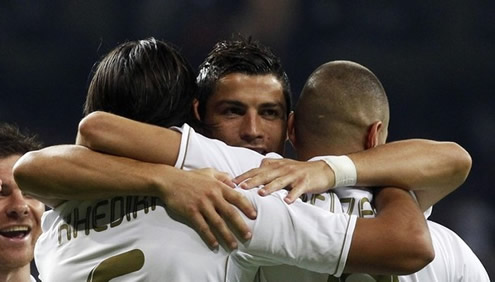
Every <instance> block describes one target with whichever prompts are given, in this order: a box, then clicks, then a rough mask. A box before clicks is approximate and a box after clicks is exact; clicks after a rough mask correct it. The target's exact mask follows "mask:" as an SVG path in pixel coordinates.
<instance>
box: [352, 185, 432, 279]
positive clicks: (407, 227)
mask: <svg viewBox="0 0 495 282" xmlns="http://www.w3.org/2000/svg"><path fill="white" fill-rule="evenodd" d="M376 207H377V210H378V215H377V217H376V218H373V219H363V218H360V219H358V222H357V224H356V229H355V231H354V236H353V238H352V244H351V249H350V252H349V257H348V260H347V264H346V269H345V271H346V272H366V273H374V274H407V273H412V272H416V271H418V270H419V269H421V268H423V267H424V266H425V265H426V264H428V263H429V262H430V261H431V260H432V259H433V257H434V252H433V246H432V243H431V238H430V235H429V232H428V228H427V225H426V222H425V219H424V217H423V215H422V213H421V211H420V210H419V207H418V205H417V204H416V203H415V202H414V200H413V199H412V197H411V196H410V195H409V193H407V192H406V191H404V190H401V189H397V188H384V189H383V190H382V191H381V192H380V193H379V194H378V195H377V197H376Z"/></svg>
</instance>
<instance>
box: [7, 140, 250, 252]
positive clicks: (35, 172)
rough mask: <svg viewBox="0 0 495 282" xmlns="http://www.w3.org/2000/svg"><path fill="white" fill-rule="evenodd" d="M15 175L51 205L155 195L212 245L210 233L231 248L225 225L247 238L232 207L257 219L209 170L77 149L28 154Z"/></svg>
mask: <svg viewBox="0 0 495 282" xmlns="http://www.w3.org/2000/svg"><path fill="white" fill-rule="evenodd" d="M14 176H15V178H16V181H17V182H18V184H19V186H20V187H21V189H23V191H25V192H26V193H28V194H32V195H33V196H35V197H36V198H38V199H40V200H42V201H43V202H45V203H46V204H47V205H49V206H52V207H54V206H57V205H59V204H60V203H62V202H63V201H65V200H91V199H101V198H107V197H111V196H119V195H149V196H157V197H160V198H161V199H162V200H163V201H164V202H165V204H166V205H167V206H168V207H169V208H170V209H171V210H173V211H174V212H176V213H177V214H179V215H181V216H183V217H184V218H186V219H188V220H189V221H190V222H191V223H192V225H193V226H194V227H195V228H196V230H198V232H199V233H200V235H201V236H202V237H203V238H204V239H205V241H206V243H208V244H209V245H210V246H212V247H215V246H216V245H217V244H218V242H217V240H216V239H215V236H214V235H213V234H214V233H213V232H217V233H218V234H219V235H218V236H216V237H217V238H219V239H221V240H225V241H226V242H227V244H228V245H229V246H231V247H233V248H234V247H236V245H237V241H236V240H235V238H234V235H233V233H232V232H231V231H230V229H229V228H228V226H227V223H230V224H232V230H234V231H235V232H238V234H240V236H241V237H243V238H249V237H250V231H249V228H248V227H247V225H246V224H245V223H244V221H243V220H242V218H241V217H240V215H239V214H238V212H237V211H236V210H235V209H234V208H233V206H231V204H234V205H235V206H237V207H238V208H239V209H240V210H241V211H243V212H244V213H245V214H246V215H247V216H248V217H250V218H253V217H255V216H256V212H255V210H254V208H253V207H252V205H251V204H250V203H249V201H247V199H245V198H244V197H243V196H242V195H240V194H239V193H238V192H236V191H234V190H233V189H232V188H231V187H230V186H229V185H227V184H232V183H231V181H230V180H229V179H230V177H229V176H227V175H226V174H224V173H220V172H217V171H215V170H212V169H205V170H197V171H182V170H179V169H176V168H174V167H171V166H167V165H161V164H152V163H145V162H140V161H136V160H132V159H128V158H123V157H118V156H112V155H106V154H102V153H98V152H95V151H92V150H90V149H88V148H86V147H83V146H77V145H62V146H53V147H48V148H45V149H42V150H40V151H33V152H30V153H27V154H25V155H24V156H23V157H22V158H21V159H20V160H19V161H18V162H17V163H16V165H15V168H14ZM186 180H187V181H186ZM179 191H180V192H179Z"/></svg>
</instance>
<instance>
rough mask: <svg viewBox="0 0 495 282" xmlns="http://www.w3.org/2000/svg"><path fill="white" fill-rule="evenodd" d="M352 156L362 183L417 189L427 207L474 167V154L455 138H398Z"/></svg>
mask: <svg viewBox="0 0 495 282" xmlns="http://www.w3.org/2000/svg"><path fill="white" fill-rule="evenodd" d="M349 157H350V158H351V159H352V160H353V161H354V163H355V165H356V169H357V172H358V179H357V185H358V186H359V185H360V186H383V185H387V186H394V187H401V188H404V189H408V190H414V191H415V193H416V196H417V198H418V202H419V205H420V208H421V210H423V211H424V210H426V209H428V208H429V207H431V206H432V205H434V204H435V203H436V202H438V201H440V200H441V199H443V198H444V197H445V196H447V195H448V194H449V193H451V192H452V191H454V190H455V189H457V188H458V187H459V186H460V185H461V184H462V183H464V181H465V180H466V178H467V176H468V174H469V171H470V170H471V156H470V155H469V153H468V152H466V150H464V149H463V148H462V147H461V146H459V145H458V144H456V143H454V142H435V141H430V140H421V139H413V140H404V141H397V142H391V143H388V144H385V145H381V146H378V147H375V148H373V149H370V150H366V151H363V152H359V153H355V154H350V155H349Z"/></svg>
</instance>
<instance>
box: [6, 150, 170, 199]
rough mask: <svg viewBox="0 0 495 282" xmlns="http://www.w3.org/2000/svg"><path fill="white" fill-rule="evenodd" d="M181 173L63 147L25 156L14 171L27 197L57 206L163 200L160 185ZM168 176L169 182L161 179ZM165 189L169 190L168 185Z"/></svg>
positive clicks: (163, 166)
mask: <svg viewBox="0 0 495 282" xmlns="http://www.w3.org/2000/svg"><path fill="white" fill-rule="evenodd" d="M177 171H178V169H175V168H173V167H169V166H166V165H157V164H151V163H144V162H139V161H135V160H131V159H127V158H122V157H116V156H111V155H105V154H101V153H98V152H94V151H91V150H89V149H87V148H85V147H82V146H77V145H61V146H53V147H47V148H45V149H42V150H39V151H33V152H29V153H27V154H25V155H24V156H23V157H22V158H21V159H20V160H19V161H18V162H17V163H16V165H15V167H14V177H15V179H16V182H17V183H18V184H19V187H21V189H22V190H23V191H25V193H28V194H31V195H33V196H34V197H37V198H40V199H41V200H44V201H45V202H46V201H48V202H47V204H48V205H50V206H53V205H56V203H58V202H60V201H64V200H92V199H101V198H106V197H111V196H119V195H149V196H159V191H158V186H159V184H158V183H159V181H164V180H165V179H168V180H172V179H173V176H174V175H175V173H178V172H177ZM164 174H167V178H159V176H160V175H164ZM161 184H163V183H161ZM161 187H162V188H163V189H165V188H166V185H161Z"/></svg>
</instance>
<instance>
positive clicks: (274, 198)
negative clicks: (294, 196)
mask: <svg viewBox="0 0 495 282" xmlns="http://www.w3.org/2000/svg"><path fill="white" fill-rule="evenodd" d="M245 194H246V196H248V198H249V199H250V200H251V201H252V202H253V204H254V205H255V207H256V209H257V211H258V216H257V219H256V220H254V221H252V222H251V223H252V226H251V228H252V231H253V232H252V233H253V237H252V239H251V240H249V241H247V242H246V243H245V244H242V246H241V247H240V252H239V255H240V256H243V255H245V257H244V258H243V259H244V260H245V261H246V262H245V263H246V264H252V263H253V261H255V263H254V264H257V265H278V264H288V265H295V266H298V267H299V268H303V269H307V270H311V271H315V272H320V273H328V274H331V275H334V276H337V277H338V276H340V275H341V274H342V271H343V270H344V266H345V263H346V261H347V256H348V253H349V249H350V245H351V240H352V235H353V233H354V229H355V225H356V219H357V217H356V216H354V215H348V214H343V213H340V214H337V213H331V212H328V211H326V210H323V209H321V208H318V207H314V206H311V205H309V204H306V203H303V202H302V201H300V200H297V201H296V202H294V203H293V204H291V205H287V204H286V203H285V202H284V200H283V199H284V197H285V196H286V194H287V192H286V191H277V192H276V193H273V194H271V195H269V196H266V197H260V196H258V195H257V194H256V192H254V193H253V192H251V191H248V192H245ZM247 254H249V255H247ZM237 260H238V261H242V260H239V259H237Z"/></svg>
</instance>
